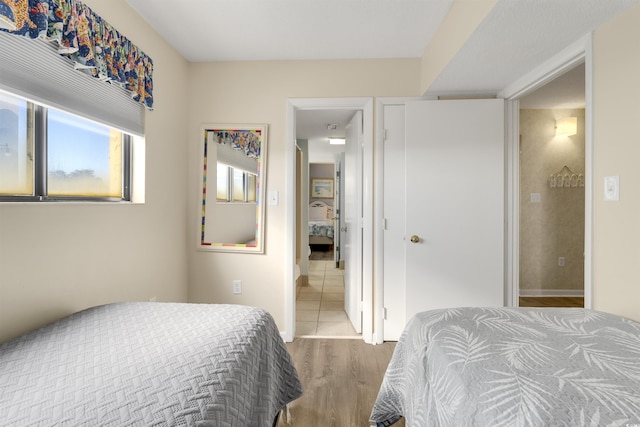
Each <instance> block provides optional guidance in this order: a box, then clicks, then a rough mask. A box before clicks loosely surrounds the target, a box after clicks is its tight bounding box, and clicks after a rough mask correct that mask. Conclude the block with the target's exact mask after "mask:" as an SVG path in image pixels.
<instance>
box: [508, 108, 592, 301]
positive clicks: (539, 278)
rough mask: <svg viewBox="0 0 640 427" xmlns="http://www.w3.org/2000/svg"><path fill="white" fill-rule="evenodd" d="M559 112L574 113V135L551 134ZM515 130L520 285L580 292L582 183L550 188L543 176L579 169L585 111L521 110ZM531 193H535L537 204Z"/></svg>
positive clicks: (525, 289) (581, 169) (578, 171)
mask: <svg viewBox="0 0 640 427" xmlns="http://www.w3.org/2000/svg"><path fill="white" fill-rule="evenodd" d="M563 117H577V118H578V133H577V134H576V135H573V136H568V137H567V136H555V120H556V118H563ZM520 135H521V141H520V290H521V292H523V293H525V294H526V293H528V292H529V293H533V294H535V293H538V292H541V293H542V294H544V293H545V292H546V293H547V294H550V295H553V292H554V291H555V292H557V291H558V290H572V291H575V290H580V291H581V290H582V289H583V287H584V255H583V254H584V209H585V207H584V187H581V186H578V187H570V188H565V187H562V188H557V187H556V188H550V186H549V184H548V179H549V176H550V175H551V174H556V173H558V172H559V171H560V170H561V169H562V168H563V167H564V166H565V165H566V166H568V167H569V168H570V169H571V171H573V172H575V173H576V174H584V164H585V158H584V110H521V111H520ZM532 194H539V195H540V201H539V202H538V203H536V202H532V200H531V195H532ZM559 257H564V258H565V265H564V267H561V266H559V265H558V258H559ZM548 290H553V291H552V292H548Z"/></svg>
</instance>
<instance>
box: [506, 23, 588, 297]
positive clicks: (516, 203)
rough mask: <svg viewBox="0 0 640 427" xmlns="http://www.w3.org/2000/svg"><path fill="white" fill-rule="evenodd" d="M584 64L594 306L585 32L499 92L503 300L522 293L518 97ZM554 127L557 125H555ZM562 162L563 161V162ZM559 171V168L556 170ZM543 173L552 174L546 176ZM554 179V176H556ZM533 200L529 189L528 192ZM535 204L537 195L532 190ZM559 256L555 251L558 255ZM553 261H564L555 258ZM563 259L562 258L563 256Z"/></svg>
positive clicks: (585, 271)
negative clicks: (502, 114) (503, 140)
mask: <svg viewBox="0 0 640 427" xmlns="http://www.w3.org/2000/svg"><path fill="white" fill-rule="evenodd" d="M581 64H584V85H583V89H584V99H585V102H584V104H585V106H584V147H585V148H584V206H583V208H584V246H583V247H584V253H583V262H584V269H583V289H584V290H583V292H584V297H583V298H584V299H583V301H584V304H583V305H584V308H592V290H593V261H592V258H593V257H592V253H593V125H592V123H593V109H592V107H593V88H592V81H593V55H592V36H591V34H587V35H585V36H584V37H582V38H581V39H579V40H577V41H576V42H575V43H573V44H572V45H570V46H568V47H567V48H566V49H564V50H562V51H561V52H559V53H558V54H556V55H554V56H553V57H551V58H549V60H547V61H546V62H544V63H542V64H540V65H539V66H537V67H536V68H535V69H533V70H531V71H530V72H529V73H527V74H526V75H524V76H522V77H521V78H520V79H518V80H517V81H516V82H514V83H513V84H511V85H509V86H508V87H506V88H505V89H503V90H502V91H500V92H499V93H498V97H500V98H504V99H506V100H507V111H506V114H507V135H508V136H507V191H506V197H507V200H506V202H507V210H506V213H507V224H508V226H507V230H506V231H507V239H506V245H507V248H506V249H507V251H506V255H507V258H506V260H507V271H506V279H507V286H506V294H505V297H506V298H505V305H507V306H515V307H517V306H519V303H520V301H519V297H520V295H519V294H520V286H519V282H520V242H519V239H520V230H519V227H520V220H519V219H520V198H521V196H520V102H521V100H522V99H523V98H524V97H526V96H527V95H529V94H532V93H534V92H535V91H536V90H537V89H539V88H541V87H543V86H545V85H546V84H547V83H549V82H551V81H553V80H555V79H556V78H558V77H560V76H562V75H564V74H565V73H567V72H568V71H570V70H573V69H574V68H576V67H578V66H580V65H581ZM553 127H555V124H554V125H553ZM562 166H564V164H563V165H562ZM556 172H557V171H556ZM547 178H550V176H548V177H547ZM556 184H557V181H556ZM526 197H529V200H531V194H528V195H527V196H526ZM533 197H534V203H535V201H536V200H537V195H535V194H534V196H533ZM561 256H562V255H559V256H558V258H559V257H561ZM554 258H555V256H554ZM556 262H562V261H561V260H559V259H557V258H556ZM565 263H566V258H565Z"/></svg>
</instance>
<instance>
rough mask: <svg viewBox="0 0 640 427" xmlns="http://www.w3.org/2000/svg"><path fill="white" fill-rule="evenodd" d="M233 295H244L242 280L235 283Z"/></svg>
mask: <svg viewBox="0 0 640 427" xmlns="http://www.w3.org/2000/svg"><path fill="white" fill-rule="evenodd" d="M233 293H234V294H235V295H239V294H241V293H242V280H234V281H233Z"/></svg>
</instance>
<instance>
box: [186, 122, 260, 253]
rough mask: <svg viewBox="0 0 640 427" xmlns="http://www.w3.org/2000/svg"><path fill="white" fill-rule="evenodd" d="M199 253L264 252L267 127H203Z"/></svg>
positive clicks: (254, 125) (246, 125)
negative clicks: (202, 251) (203, 251)
mask: <svg viewBox="0 0 640 427" xmlns="http://www.w3.org/2000/svg"><path fill="white" fill-rule="evenodd" d="M201 136H202V138H203V141H202V145H201V150H200V153H201V162H200V165H201V172H202V176H201V177H202V181H201V185H202V192H201V194H202V199H201V203H202V210H201V211H200V212H199V216H200V220H201V221H200V222H199V224H198V225H199V229H198V248H199V249H201V250H207V251H221V252H248V253H264V181H265V179H264V177H265V173H266V168H265V166H266V147H267V125H264V124H242V125H239V124H212V125H206V126H204V127H203V131H202V133H201Z"/></svg>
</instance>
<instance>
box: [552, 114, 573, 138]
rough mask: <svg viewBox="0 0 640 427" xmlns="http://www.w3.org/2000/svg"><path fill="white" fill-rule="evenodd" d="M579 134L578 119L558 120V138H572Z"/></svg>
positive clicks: (566, 118)
mask: <svg viewBox="0 0 640 427" xmlns="http://www.w3.org/2000/svg"><path fill="white" fill-rule="evenodd" d="M576 133H578V118H577V117H565V118H564V119H558V120H556V136H571V135H575V134H576Z"/></svg>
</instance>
